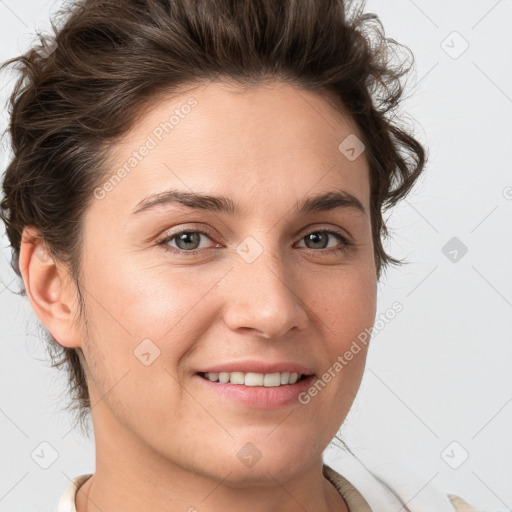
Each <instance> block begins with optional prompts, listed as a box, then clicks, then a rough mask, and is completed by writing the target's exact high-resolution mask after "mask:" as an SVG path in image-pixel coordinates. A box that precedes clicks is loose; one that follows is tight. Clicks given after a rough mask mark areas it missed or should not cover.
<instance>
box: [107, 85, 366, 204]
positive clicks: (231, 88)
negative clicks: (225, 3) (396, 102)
mask: <svg viewBox="0 0 512 512" xmlns="http://www.w3.org/2000/svg"><path fill="white" fill-rule="evenodd" d="M337 106H338V107H339V104H335V102H334V101H333V99H332V97H329V96H327V95H321V94H319V93H315V92H311V91H306V90H304V89H302V88H298V87H296V86H292V85H289V84H285V83H280V82H279V83H270V84H265V85H260V86H254V87H245V88H242V87H240V86H238V85H236V84H234V83H229V82H223V83H209V84H201V85H196V86H194V87H191V88H189V89H187V90H183V91H182V92H180V93H179V94H173V95H172V96H171V95H167V96H166V95H163V94H162V95H160V96H159V97H158V98H155V100H154V101H152V102H151V104H149V105H148V106H147V108H146V109H145V110H144V111H143V112H141V115H140V116H139V118H138V120H137V122H136V123H135V125H134V126H133V127H132V128H131V130H130V131H129V132H128V133H127V134H125V135H124V136H123V137H122V138H121V139H120V140H119V141H117V142H116V143H115V144H114V145H113V146H112V148H111V153H110V159H109V162H108V168H109V171H110V173H111V174H110V177H111V178H115V179H111V186H109V187H108V188H109V191H108V199H109V201H104V202H103V203H104V204H103V206H102V207H107V203H109V204H110V206H111V207H115V208H116V210H120V211H125V212H128V211H131V210H132V209H133V207H134V206H135V205H136V204H138V203H139V202H140V200H141V199H142V198H143V197H145V196H148V195H151V194H155V193H158V192H161V191H163V190H166V189H181V190H184V191H189V192H198V193H199V192H203V193H207V192H210V193H212V195H231V192H235V191H237V193H238V198H239V200H238V201H237V202H244V201H249V202H251V201H253V200H254V199H255V198H256V197H257V198H258V202H260V203H262V204H263V206H262V208H264V207H265V206H264V203H265V200H270V199H274V200H275V199H279V200H281V201H284V202H286V201H287V198H288V196H289V197H290V198H291V199H294V200H297V198H299V197H302V196H304V195H306V194H308V193H316V192H319V191H326V190H329V189H332V188H342V189H343V190H346V191H347V192H349V193H351V194H353V195H355V196H356V197H358V198H359V199H360V201H361V202H362V203H363V204H364V205H365V208H367V209H368V210H369V205H368V200H369V169H368V164H367V161H366V157H365V154H364V152H363V153H361V155H360V156H359V157H357V158H355V159H351V158H348V156H350V154H347V153H346V151H345V149H346V147H345V146H346V145H347V143H346V141H349V143H350V142H351V141H353V140H356V141H359V140H360V139H361V138H362V137H361V135H360V133H359V131H358V129H357V127H356V125H355V122H354V121H353V120H352V119H351V118H350V116H348V115H347V114H346V113H345V112H344V111H343V110H341V109H340V108H336V107H337ZM354 138H355V139H354ZM356 149H359V148H356ZM107 179H108V177H107V178H106V180H107ZM233 199H234V200H236V198H235V197H233ZM114 205H115V206H114Z"/></svg>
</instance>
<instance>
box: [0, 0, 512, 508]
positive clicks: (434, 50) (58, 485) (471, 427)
mask: <svg viewBox="0 0 512 512" xmlns="http://www.w3.org/2000/svg"><path fill="white" fill-rule="evenodd" d="M59 5H60V3H59V2H52V3H50V2H42V1H41V2H35V1H33V0H32V1H29V0H17V2H14V0H6V1H0V60H1V61H4V60H5V59H7V58H9V57H12V56H14V55H17V54H19V53H20V52H21V51H24V50H25V49H26V47H27V45H28V44H29V43H30V42H31V41H32V39H33V34H34V29H35V28H36V27H37V28H40V29H41V28H43V29H44V28H46V27H47V26H48V22H47V20H48V14H49V12H50V11H54V10H55V9H56V8H57V7H59ZM367 5H368V6H367V10H368V11H372V12H375V13H377V14H378V15H379V16H380V18H381V20H382V22H383V25H384V27H385V29H386V34H387V35H389V36H391V37H393V38H394V39H396V40H397V41H399V42H400V43H403V44H405V45H407V46H408V47H409V48H410V49H411V50H412V52H413V54H414V56H415V62H416V72H415V75H413V76H412V77H411V80H410V86H409V96H410V99H409V100H408V101H407V103H406V104H405V106H404V108H405V110H406V111H407V113H408V114H409V119H410V122H413V123H415V125H416V136H417V137H418V138H419V139H420V140H421V141H422V142H423V143H425V144H426V145H427V146H428V149H429V162H428V166H427V171H426V174H425V176H424V177H423V178H422V179H421V180H420V182H419V183H418V184H417V185H416V187H415V189H414V191H413V192H412V194H411V195H410V196H409V197H408V198H407V199H406V200H405V201H404V202H403V203H402V204H401V205H400V206H398V207H397V208H396V209H395V210H394V212H393V213H392V214H391V215H390V217H389V225H390V227H391V228H392V236H393V239H392V240H391V241H390V242H389V244H388V245H387V249H388V250H389V251H390V252H391V254H393V255H394V256H395V257H399V258H402V257H405V258H407V260H408V261H409V264H407V265H405V266H402V267H398V268H396V269H394V268H390V269H389V270H388V272H387V274H386V275H384V277H383V279H382V282H381V284H380V287H379V294H378V300H379V309H378V313H377V318H378V317H379V314H380V313H383V312H384V311H386V310H387V309H388V308H389V307H390V306H391V304H392V303H393V302H394V301H399V302H400V303H401V304H402V305H403V311H402V312H401V313H399V314H398V315H397V316H396V318H395V319H394V320H393V321H391V322H390V323H388V324H387V325H386V327H385V328H384V329H382V330H381V331H380V332H379V333H378V334H377V335H376V336H375V337H374V340H373V342H372V346H371V350H370V354H369V357H368V365H367V370H366V373H365V376H364V378H363V383H362V386H361V390H360V393H359V395H358V396H357V398H356V401H355V403H354V406H353V408H352V410H351V412H350V413H349V416H348V418H347V420H346V422H345V424H344V426H343V428H342V430H341V433H342V435H343V437H344V439H345V440H346V442H347V444H348V445H349V447H350V448H351V449H352V450H353V451H354V452H355V453H356V454H357V455H358V457H359V458H360V460H361V461H362V462H364V463H365V464H366V465H367V466H368V467H369V468H371V469H372V470H373V471H375V472H376V473H377V474H378V475H379V476H381V477H383V478H385V479H386V480H387V481H388V482H389V483H391V484H392V485H394V486H395V487H396V488H397V489H399V490H401V493H402V497H403V498H404V499H405V501H407V502H408V503H409V506H414V504H415V503H419V502H420V500H421V497H422V495H425V493H428V492H429V491H431V490H432V489H440V490H442V491H443V492H451V493H455V494H458V495H460V496H462V497H463V498H464V499H465V500H466V501H468V502H469V503H471V504H472V505H474V506H475V507H477V508H480V509H483V510H487V511H491V510H492V511H504V510H510V509H511V508H512V485H511V482H512V436H511V432H512V343H511V342H512V334H511V333H512V270H511V269H512V200H511V199H510V198H511V197H512V188H510V187H512V166H511V162H512V139H511V135H512V133H511V131H512V130H511V125H512V116H511V114H512V66H511V62H512V31H511V30H510V26H511V24H512V1H510V0H501V1H496V0H480V1H476V0H472V1H468V0H457V1H453V0H452V1H447V0H435V1H433V0H430V1H426V0H416V1H415V2H413V1H412V0H392V1H391V0H386V1H384V0H381V1H377V0H374V1H372V0H370V1H369V2H368V4H367ZM454 31H455V32H457V34H453V32H454ZM443 41H444V43H443ZM464 41H466V42H467V44H469V46H468V48H467V50H466V51H464V52H463V53H462V54H460V55H459V53H460V52H461V50H462V49H463V48H464V45H465V42H464ZM450 53H451V55H450ZM454 57H457V58H454ZM11 78H12V77H11V75H8V74H4V75H2V77H1V81H0V100H1V102H2V125H1V129H2V130H3V129H4V128H5V122H6V111H5V108H4V105H5V101H6V99H7V93H8V92H10V89H11V87H12V84H13V82H12V81H9V80H11ZM3 142H4V145H3V146H2V147H1V161H0V163H1V170H2V172H3V170H4V169H5V165H6V162H7V156H6V152H5V143H6V141H3ZM507 187H509V188H507ZM507 191H508V195H507ZM507 197H508V198H509V199H507ZM452 237H457V238H458V239H459V240H460V241H461V242H462V243H463V244H464V245H465V246H466V247H467V248H468V252H467V254H465V255H464V256H463V257H461V258H460V259H459V260H458V261H456V262H453V261H450V259H448V257H447V256H445V254H443V252H442V248H443V246H444V245H445V244H446V243H447V242H448V241H449V240H450V239H451V238H452ZM1 242H2V248H3V258H2V259H1V261H0V273H1V275H0V277H1V279H2V282H3V283H4V284H5V285H7V289H4V286H1V290H2V291H0V311H1V313H0V338H1V339H0V461H1V464H0V511H7V510H9V511H11V512H21V511H24V512H28V511H36V510H37V511H42V510H54V509H55V508H56V504H57V501H58V499H59V497H60V495H61V493H62V491H63V489H64V487H65V486H66V485H67V483H68V482H69V479H68V478H70V477H73V476H75V475H78V474H81V473H89V472H93V471H94V441H93V439H83V438H82V437H81V436H80V434H78V433H75V432H70V422H69V416H68V414H67V413H65V412H62V411H61V408H62V405H63V396H64V395H63V393H65V386H64V380H63V377H64V376H63V375H61V374H60V372H58V370H55V369H52V368H50V367H49V365H48V364H47V362H45V361H47V359H46V355H45V351H44V348H43V345H42V343H41V341H40V340H39V334H38V330H37V320H36V317H35V314H34V313H33V312H32V310H31V308H30V306H29V305H28V301H27V300H26V299H21V298H19V297H18V296H16V295H15V294H14V293H12V291H11V290H17V289H18V285H17V282H16V276H15V274H14V272H13V271H12V270H11V268H10V267H9V264H8V261H7V260H8V258H9V250H8V248H6V247H7V245H8V241H7V238H6V237H5V235H3V236H2V239H1ZM44 441H46V442H48V443H50V444H51V445H52V446H53V447H54V448H55V449H56V450H57V452H58V458H57V460H56V461H55V462H54V463H53V464H52V465H51V466H50V467H49V468H48V469H42V468H41V467H39V466H38V465H37V464H36V463H35V462H34V460H33V459H32V458H31V453H32V452H33V450H34V449H35V448H36V447H38V446H39V444H40V443H41V442H44ZM453 441H455V442H456V443H457V444H455V445H452V447H451V448H450V449H449V450H448V452H447V453H448V455H445V458H444V459H443V457H442V453H443V452H444V450H445V448H446V447H447V446H448V445H450V443H452V442H453ZM466 452H467V454H468V455H469V458H468V459H467V460H466V461H465V462H464V463H463V464H462V465H461V466H460V467H459V468H458V469H453V468H452V467H450V465H449V464H448V463H447V461H449V462H450V464H451V465H456V463H457V461H460V460H461V458H463V456H465V453H466ZM326 458H328V460H329V461H331V462H332V464H333V465H334V466H335V467H336V468H341V467H343V456H342V454H341V453H340V451H339V450H332V449H329V450H328V452H327V453H326ZM445 459H446V460H445ZM405 475H407V476H408V477H411V481H413V482H415V483H414V484H413V485H412V486H411V485H409V486H408V487H404V485H403V484H401V483H400V480H401V479H402V478H403V477H404V476H405ZM397 512H398V510H397Z"/></svg>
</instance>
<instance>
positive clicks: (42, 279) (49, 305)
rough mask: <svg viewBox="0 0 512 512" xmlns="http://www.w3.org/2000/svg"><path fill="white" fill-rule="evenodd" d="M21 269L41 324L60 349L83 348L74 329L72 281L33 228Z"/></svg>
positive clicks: (25, 235) (28, 232) (23, 251)
mask: <svg viewBox="0 0 512 512" xmlns="http://www.w3.org/2000/svg"><path fill="white" fill-rule="evenodd" d="M19 268H20V272H21V275H22V278H23V283H24V285H25V291H26V294H27V298H28V300H29V302H30V305H31V306H32V308H33V309H34V312H35V313H36V315H37V316H38V318H39V320H41V322H42V323H43V324H44V326H45V327H46V328H47V329H48V330H49V331H50V332H51V334H52V336H53V337H54V338H55V340H56V341H57V342H58V343H59V344H60V345H62V346H65V347H69V348H73V347H74V348H78V347H80V346H81V345H80V337H79V335H78V330H77V329H76V326H75V325H74V318H75V311H74V307H75V304H74V300H73V293H72V287H71V285H72V280H71V279H69V274H68V272H66V270H65V269H64V268H63V267H62V266H59V265H58V264H57V263H56V262H55V261H54V259H53V258H52V257H51V255H50V254H49V253H48V251H47V249H46V248H45V246H44V241H43V239H42V237H41V235H40V234H39V233H38V231H37V230H36V229H35V228H33V227H30V226H28V227H25V228H24V230H23V235H22V240H21V247H20V261H19Z"/></svg>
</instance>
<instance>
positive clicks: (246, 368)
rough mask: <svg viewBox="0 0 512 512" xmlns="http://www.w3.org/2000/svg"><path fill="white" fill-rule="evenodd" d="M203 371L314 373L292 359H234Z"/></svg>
mask: <svg viewBox="0 0 512 512" xmlns="http://www.w3.org/2000/svg"><path fill="white" fill-rule="evenodd" d="M203 372H214V373H220V372H228V373H231V372H243V373H249V372H253V373H283V372H289V373H299V374H302V375H313V370H311V369H310V368H308V367H307V366H305V365H303V364H301V363H294V362H292V361H276V362H273V363H270V362H268V363H266V362H263V361H233V362H231V363H222V364H217V365H215V366H209V367H208V368H204V369H202V370H200V371H199V372H198V373H203Z"/></svg>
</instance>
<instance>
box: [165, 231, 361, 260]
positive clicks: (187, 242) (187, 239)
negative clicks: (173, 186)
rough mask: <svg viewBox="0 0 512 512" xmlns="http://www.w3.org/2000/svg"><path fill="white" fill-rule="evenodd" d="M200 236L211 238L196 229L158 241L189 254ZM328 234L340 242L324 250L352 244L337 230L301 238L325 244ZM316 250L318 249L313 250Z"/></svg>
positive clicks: (340, 248)
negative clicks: (338, 244)
mask: <svg viewBox="0 0 512 512" xmlns="http://www.w3.org/2000/svg"><path fill="white" fill-rule="evenodd" d="M201 236H205V237H206V238H209V239H210V240H211V237H210V235H209V233H206V232H204V231H198V230H187V231H180V232H178V233H174V234H172V235H170V236H167V237H166V238H164V239H163V240H162V241H161V242H159V244H160V245H163V246H164V249H166V250H170V251H171V252H174V253H182V254H183V253H185V254H187V255H191V254H197V253H198V252H200V251H199V250H198V248H197V244H200V242H201ZM329 236H331V237H333V238H335V239H336V240H338V241H339V242H341V246H340V247H335V248H333V249H330V250H327V251H325V252H341V251H344V250H347V249H348V247H349V246H351V245H352V242H350V241H349V240H348V239H347V238H346V237H345V236H343V235H342V234H341V233H338V232H337V231H331V230H326V229H325V230H316V231H312V232H311V233H308V234H307V235H305V236H303V237H302V238H301V240H306V243H312V244H320V245H325V244H326V243H327V245H328V243H329V242H328V241H329ZM174 240H175V241H176V245H177V248H175V247H172V246H170V245H169V242H172V241H174ZM191 246H192V247H191ZM327 248H328V247H307V249H311V250H313V251H314V250H315V249H319V250H324V249H327ZM315 252H318V251H315Z"/></svg>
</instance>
